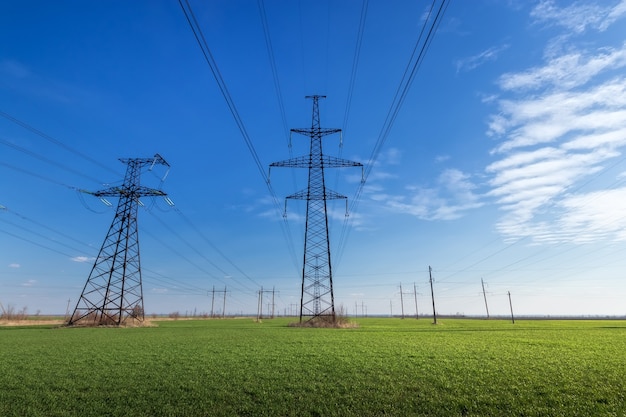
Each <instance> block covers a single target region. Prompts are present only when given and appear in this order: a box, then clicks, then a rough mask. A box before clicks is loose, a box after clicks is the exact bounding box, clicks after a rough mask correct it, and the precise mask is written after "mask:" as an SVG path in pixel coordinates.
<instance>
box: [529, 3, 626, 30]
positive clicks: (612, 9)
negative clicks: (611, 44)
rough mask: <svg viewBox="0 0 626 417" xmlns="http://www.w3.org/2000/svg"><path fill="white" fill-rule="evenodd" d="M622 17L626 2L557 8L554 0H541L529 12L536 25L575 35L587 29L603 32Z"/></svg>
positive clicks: (574, 4) (625, 10)
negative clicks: (555, 28) (556, 28)
mask: <svg viewBox="0 0 626 417" xmlns="http://www.w3.org/2000/svg"><path fill="white" fill-rule="evenodd" d="M624 15H626V0H621V1H619V2H614V5H613V6H606V5H600V4H595V3H593V2H589V1H578V2H575V3H572V4H571V5H569V6H566V7H559V6H557V4H556V2H555V1H554V0H543V1H540V2H539V3H538V4H537V5H536V6H535V8H534V9H533V10H532V11H531V17H532V18H534V19H535V21H536V22H537V23H543V24H546V25H551V26H552V25H554V26H560V27H562V28H564V29H567V30H568V31H573V32H575V33H582V32H584V31H586V30H588V29H595V30H600V31H604V30H606V29H607V28H608V27H609V26H610V25H612V24H613V23H615V21H616V20H618V19H619V18H621V17H622V16H624Z"/></svg>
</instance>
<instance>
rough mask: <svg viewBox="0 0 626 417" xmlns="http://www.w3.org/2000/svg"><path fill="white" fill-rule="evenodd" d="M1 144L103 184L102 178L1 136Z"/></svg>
mask: <svg viewBox="0 0 626 417" xmlns="http://www.w3.org/2000/svg"><path fill="white" fill-rule="evenodd" d="M0 144H2V145H4V146H7V147H10V148H13V149H15V150H17V151H19V152H22V153H24V154H26V155H29V156H32V157H33V158H36V159H39V160H40V161H43V162H45V163H47V164H50V165H53V166H55V167H57V168H61V169H63V170H65V171H67V172H71V173H72V174H75V175H78V176H81V177H83V178H86V179H88V180H90V181H93V182H95V183H97V184H102V181H100V180H98V179H96V178H94V177H92V176H89V175H86V174H83V173H82V172H79V171H76V170H75V169H73V168H70V167H68V166H67V165H64V164H61V163H59V162H57V161H54V160H52V159H50V158H46V157H45V156H42V155H39V154H38V153H36V152H33V151H31V150H28V149H26V148H23V147H21V146H19V145H16V144H14V143H11V142H9V141H7V140H4V139H1V138H0Z"/></svg>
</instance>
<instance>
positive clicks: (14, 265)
mask: <svg viewBox="0 0 626 417" xmlns="http://www.w3.org/2000/svg"><path fill="white" fill-rule="evenodd" d="M21 266H22V265H20V264H16V263H12V264H9V268H20V267H21Z"/></svg>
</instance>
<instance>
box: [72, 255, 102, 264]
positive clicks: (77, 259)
mask: <svg viewBox="0 0 626 417" xmlns="http://www.w3.org/2000/svg"><path fill="white" fill-rule="evenodd" d="M71 259H72V261H74V262H80V263H83V262H92V261H95V260H96V258H94V257H93V256H91V257H90V256H75V257H73V258H71Z"/></svg>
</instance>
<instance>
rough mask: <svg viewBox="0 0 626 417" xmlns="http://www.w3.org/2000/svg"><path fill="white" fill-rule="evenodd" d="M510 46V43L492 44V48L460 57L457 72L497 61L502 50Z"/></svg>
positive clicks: (457, 62)
mask: <svg viewBox="0 0 626 417" xmlns="http://www.w3.org/2000/svg"><path fill="white" fill-rule="evenodd" d="M509 46H510V45H508V44H504V45H500V46H492V47H491V48H488V49H486V50H484V51H482V52H480V53H478V54H476V55H473V56H470V57H467V58H463V59H459V60H457V61H456V72H457V73H458V72H461V71H471V70H473V69H476V68H478V67H480V66H481V65H483V64H485V63H487V62H490V61H495V60H496V59H498V55H500V53H501V52H503V51H505V50H507V49H508V48H509Z"/></svg>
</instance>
